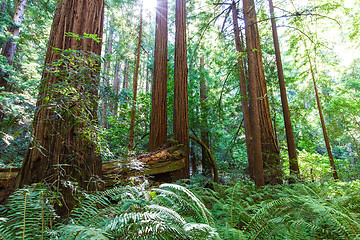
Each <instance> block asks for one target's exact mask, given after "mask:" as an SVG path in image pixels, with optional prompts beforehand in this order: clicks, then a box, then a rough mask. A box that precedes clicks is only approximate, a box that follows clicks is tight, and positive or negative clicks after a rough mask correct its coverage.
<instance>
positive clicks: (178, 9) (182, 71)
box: [173, 0, 190, 180]
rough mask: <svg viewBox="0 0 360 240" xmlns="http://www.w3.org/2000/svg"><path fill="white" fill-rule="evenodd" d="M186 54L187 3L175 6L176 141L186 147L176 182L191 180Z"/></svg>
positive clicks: (178, 0)
mask: <svg viewBox="0 0 360 240" xmlns="http://www.w3.org/2000/svg"><path fill="white" fill-rule="evenodd" d="M187 75H188V67H187V54H186V2H185V0H176V6H175V72H174V80H175V82H174V119H173V120H174V127H173V129H174V139H175V140H177V141H178V142H179V143H181V144H183V145H184V146H185V155H186V156H185V167H184V168H183V169H180V170H178V171H176V172H175V173H174V175H173V176H174V180H176V179H182V178H189V177H190V167H189V118H188V89H187Z"/></svg>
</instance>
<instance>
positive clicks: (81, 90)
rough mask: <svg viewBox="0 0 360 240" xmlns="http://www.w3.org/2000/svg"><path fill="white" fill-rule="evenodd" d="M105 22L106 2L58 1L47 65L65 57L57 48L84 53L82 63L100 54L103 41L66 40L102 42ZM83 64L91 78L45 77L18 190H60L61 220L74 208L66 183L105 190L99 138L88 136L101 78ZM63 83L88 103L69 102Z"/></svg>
mask: <svg viewBox="0 0 360 240" xmlns="http://www.w3.org/2000/svg"><path fill="white" fill-rule="evenodd" d="M103 17H104V0H63V1H60V2H59V3H58V4H57V7H56V10H55V16H54V20H53V24H52V27H51V32H50V40H49V45H48V50H47V53H46V59H45V63H46V64H51V63H53V62H56V61H59V60H61V58H62V55H61V54H58V53H57V52H55V51H54V48H58V49H63V50H65V49H72V50H81V52H78V54H77V55H76V56H80V59H87V58H88V57H89V56H91V53H94V54H97V55H100V53H101V42H97V41H95V40H93V39H83V40H76V39H75V38H73V37H68V36H66V33H69V32H70V33H75V34H78V35H80V36H82V35H84V33H87V34H95V35H96V36H98V37H101V36H102V33H103ZM89 52H90V53H89ZM80 61H82V62H83V64H84V65H85V66H84V69H87V70H86V71H88V73H89V74H90V76H91V77H90V79H86V80H84V79H83V78H79V79H77V78H76V77H75V78H70V77H71V76H72V75H70V74H69V76H61V77H59V75H57V76H56V75H55V74H54V73H52V72H51V71H44V72H43V76H42V81H41V86H40V94H39V97H38V101H37V108H36V109H37V110H36V112H35V117H34V122H33V135H34V140H33V141H32V142H31V144H30V146H29V148H28V150H27V153H26V156H25V159H24V161H23V165H22V168H21V170H20V173H19V175H18V176H17V179H16V187H23V186H24V185H29V184H32V183H36V182H45V183H49V184H51V186H53V187H56V188H58V190H59V191H60V188H61V189H62V190H61V192H62V194H63V199H64V202H63V204H64V205H63V207H61V208H60V209H59V214H60V215H66V214H68V213H69V212H70V210H71V209H72V208H73V206H74V204H75V200H74V198H73V195H72V191H73V189H71V187H70V186H67V185H66V182H67V181H74V180H75V181H77V182H78V183H79V186H80V187H82V188H84V189H89V190H91V189H96V188H99V187H101V186H99V183H100V181H97V180H98V179H100V178H101V175H102V173H101V158H100V156H99V154H98V152H97V150H96V144H95V142H94V141H93V140H92V139H91V137H88V136H89V135H90V136H91V134H95V133H94V132H91V133H90V134H89V131H91V129H90V128H91V126H93V125H94V124H96V122H97V114H96V112H97V102H96V96H97V89H94V87H96V86H98V80H97V79H98V78H97V77H96V76H95V75H98V72H97V70H93V69H94V66H88V65H87V63H84V60H80ZM95 67H96V66H95ZM70 70H71V69H70ZM85 81H86V82H85ZM60 84H69V85H70V86H71V87H72V88H73V89H74V91H76V90H77V92H78V95H74V97H76V96H83V97H86V96H88V99H81V100H80V99H69V96H71V95H66V96H64V95H63V93H62V91H61V90H62V89H59V91H58V89H57V88H58V85H60ZM55 86H57V87H55ZM84 86H85V87H84ZM68 94H76V92H71V93H68ZM94 96H95V99H94ZM86 100H88V101H86ZM59 102H60V103H61V102H65V104H64V106H65V109H64V108H61V106H60V107H59V105H58V103H59ZM64 106H62V107H64ZM69 110H71V111H69ZM86 113H87V114H86ZM84 115H86V116H84ZM64 184H65V185H64Z"/></svg>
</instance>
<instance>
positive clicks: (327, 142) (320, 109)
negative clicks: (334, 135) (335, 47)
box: [308, 55, 339, 180]
mask: <svg viewBox="0 0 360 240" xmlns="http://www.w3.org/2000/svg"><path fill="white" fill-rule="evenodd" d="M308 60H309V65H310V72H311V77H312V80H313V84H314V91H315V96H316V103H317V106H318V109H319V117H320V121H321V128H322V131H323V135H324V141H325V146H326V150H327V153H328V156H329V161H330V166H331V168H332V174H333V177H334V179H335V180H336V179H339V176H338V174H337V171H336V166H335V162H334V158H333V155H332V151H331V147H330V141H329V137H328V135H327V131H326V126H325V120H324V115H323V113H322V108H321V103H320V98H319V93H318V89H317V86H316V81H315V74H314V69H313V67H312V64H311V59H310V56H309V55H308Z"/></svg>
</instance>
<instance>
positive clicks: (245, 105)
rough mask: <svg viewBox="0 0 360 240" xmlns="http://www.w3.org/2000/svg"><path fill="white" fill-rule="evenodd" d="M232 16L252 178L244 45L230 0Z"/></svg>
mask: <svg viewBox="0 0 360 240" xmlns="http://www.w3.org/2000/svg"><path fill="white" fill-rule="evenodd" d="M231 7H232V17H233V25H234V34H235V46H236V50H237V53H238V71H239V86H240V93H241V98H242V100H241V107H242V111H243V117H244V126H245V139H246V151H247V157H248V164H249V174H250V177H251V178H252V179H254V144H253V142H252V139H253V137H252V130H251V121H250V109H249V104H248V97H247V92H246V79H245V66H244V62H245V59H244V58H245V57H244V52H245V51H244V45H243V42H242V41H241V40H240V31H239V24H238V12H237V11H238V10H237V8H236V3H235V1H233V2H232V5H231Z"/></svg>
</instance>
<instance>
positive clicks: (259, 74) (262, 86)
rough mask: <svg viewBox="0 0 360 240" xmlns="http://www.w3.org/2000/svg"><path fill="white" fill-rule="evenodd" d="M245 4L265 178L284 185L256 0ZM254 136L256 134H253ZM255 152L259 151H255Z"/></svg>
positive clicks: (272, 182)
mask: <svg viewBox="0 0 360 240" xmlns="http://www.w3.org/2000/svg"><path fill="white" fill-rule="evenodd" d="M245 2H246V3H247V4H246V7H247V8H244V14H245V21H246V25H247V26H248V28H249V29H248V31H247V32H246V35H247V36H246V42H247V43H246V44H247V53H248V61H249V63H248V64H249V75H250V78H252V74H254V75H255V79H256V81H257V84H256V91H257V106H258V111H259V117H260V126H261V148H262V158H263V164H264V178H265V183H267V184H268V183H269V184H278V183H282V179H281V178H282V171H281V166H280V152H279V148H278V145H277V140H276V137H275V134H274V128H273V125H272V121H271V115H270V107H269V98H268V94H267V88H266V81H265V72H264V65H263V62H262V55H261V46H260V36H259V30H258V26H257V18H256V11H255V4H254V0H244V4H245ZM250 59H251V61H252V62H253V63H252V64H254V66H253V67H251V69H252V70H250V65H251V64H250ZM252 71H253V73H252ZM250 83H251V80H250ZM250 95H251V93H250ZM250 98H251V96H250ZM250 101H251V100H250ZM250 107H251V108H252V107H255V106H254V105H252V104H250ZM253 134H256V133H255V132H253ZM254 139H255V138H254ZM255 145H256V144H255ZM255 152H257V151H256V150H255ZM255 158H256V156H255Z"/></svg>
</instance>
